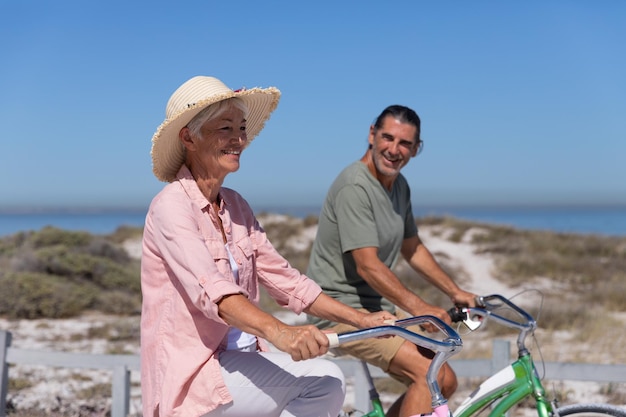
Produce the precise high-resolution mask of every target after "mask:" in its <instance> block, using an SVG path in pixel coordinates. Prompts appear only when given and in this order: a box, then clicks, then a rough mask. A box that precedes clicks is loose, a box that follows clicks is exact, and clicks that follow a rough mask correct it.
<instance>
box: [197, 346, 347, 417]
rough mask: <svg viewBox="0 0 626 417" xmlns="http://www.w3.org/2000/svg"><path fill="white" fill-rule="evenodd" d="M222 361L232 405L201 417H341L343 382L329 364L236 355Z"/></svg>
mask: <svg viewBox="0 0 626 417" xmlns="http://www.w3.org/2000/svg"><path fill="white" fill-rule="evenodd" d="M219 361H220V364H221V366H222V375H223V377H224V381H225V383H226V386H227V387H228V390H229V392H230V394H231V395H232V397H233V402H231V403H229V404H226V405H222V406H220V407H218V408H217V409H215V410H213V411H211V412H210V413H208V414H205V415H204V416H203V417H216V416H224V417H226V416H228V417H245V416H251V417H278V416H280V417H288V416H293V417H337V416H338V415H339V411H340V410H341V407H342V406H343V401H344V397H345V383H344V376H343V373H342V372H341V370H340V369H339V367H338V366H337V365H335V364H334V363H332V362H331V361H328V360H325V359H319V358H316V359H309V360H306V361H299V362H294V361H293V360H291V357H290V356H289V355H287V354H285V353H279V352H253V353H248V352H239V351H233V350H229V351H225V352H222V353H221V354H220V357H219Z"/></svg>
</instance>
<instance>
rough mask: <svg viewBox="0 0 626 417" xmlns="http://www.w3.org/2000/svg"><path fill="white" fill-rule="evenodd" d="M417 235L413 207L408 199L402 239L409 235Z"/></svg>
mask: <svg viewBox="0 0 626 417" xmlns="http://www.w3.org/2000/svg"><path fill="white" fill-rule="evenodd" d="M413 236H417V223H416V222H415V217H413V207H412V206H411V203H410V200H409V204H408V207H407V210H406V215H405V218H404V236H403V238H404V239H408V238H410V237H413Z"/></svg>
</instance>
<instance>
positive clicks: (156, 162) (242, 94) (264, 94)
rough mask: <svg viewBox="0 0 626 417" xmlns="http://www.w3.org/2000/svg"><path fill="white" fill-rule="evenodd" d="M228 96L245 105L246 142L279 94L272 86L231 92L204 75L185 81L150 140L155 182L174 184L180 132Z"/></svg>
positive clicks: (179, 162)
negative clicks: (199, 115)
mask: <svg viewBox="0 0 626 417" xmlns="http://www.w3.org/2000/svg"><path fill="white" fill-rule="evenodd" d="M232 97H239V98H241V99H242V100H243V101H244V102H245V103H246V105H247V106H248V110H249V112H248V117H247V118H246V131H247V133H248V143H250V142H251V141H252V139H254V137H255V136H256V135H258V134H259V132H260V131H261V129H263V125H264V124H265V122H266V121H267V120H268V119H269V117H270V114H271V113H272V111H274V109H275V108H276V106H277V105H278V100H279V99H280V91H279V90H278V89H277V88H274V87H269V88H258V87H256V88H251V89H245V88H242V89H240V90H234V91H233V90H231V89H230V88H228V87H227V86H226V85H225V84H224V83H222V82H221V81H220V80H218V79H217V78H214V77H205V76H197V77H193V78H191V79H190V80H188V81H186V82H185V83H184V84H183V85H181V86H180V87H178V89H177V90H176V91H174V94H172V96H171V97H170V99H169V101H168V102H167V108H166V109H165V121H164V122H163V123H161V126H159V128H158V129H157V131H156V133H155V134H154V136H153V137H152V151H151V155H152V171H153V172H154V175H156V177H157V178H158V179H159V180H161V181H167V182H172V181H174V180H175V179H176V174H177V173H178V170H179V169H180V167H181V166H182V164H183V162H184V160H185V152H184V147H183V145H182V143H181V142H180V140H179V138H178V133H179V132H180V129H182V128H183V127H185V126H187V124H188V123H189V122H190V121H191V119H193V118H194V116H196V115H197V114H198V113H200V112H201V111H202V110H203V109H205V108H206V107H208V106H209V105H211V104H214V103H217V102H218V101H222V100H226V99H229V98H232Z"/></svg>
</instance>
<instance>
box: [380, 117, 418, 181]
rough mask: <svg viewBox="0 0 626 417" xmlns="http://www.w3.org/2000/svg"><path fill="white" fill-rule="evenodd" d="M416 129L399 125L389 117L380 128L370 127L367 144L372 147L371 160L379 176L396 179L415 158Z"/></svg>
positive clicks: (410, 125)
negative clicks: (403, 168) (410, 160)
mask: <svg viewBox="0 0 626 417" xmlns="http://www.w3.org/2000/svg"><path fill="white" fill-rule="evenodd" d="M416 134H417V129H416V127H415V126H413V125H412V124H408V123H401V122H399V121H398V120H396V119H395V118H394V117H393V116H391V115H389V116H387V117H385V119H384V120H383V124H382V127H381V128H380V129H378V130H375V129H374V127H373V126H372V127H370V135H369V143H370V145H372V158H373V160H374V166H375V167H376V171H378V174H379V175H382V176H383V177H393V178H395V177H397V176H398V174H399V173H400V170H401V169H402V167H404V166H405V165H406V164H407V163H408V162H409V159H411V157H413V156H415V155H416V153H417V149H418V142H417V139H416V138H415V137H416Z"/></svg>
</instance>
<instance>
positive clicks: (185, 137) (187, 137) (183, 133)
mask: <svg viewBox="0 0 626 417" xmlns="http://www.w3.org/2000/svg"><path fill="white" fill-rule="evenodd" d="M178 139H180V142H181V143H182V144H183V146H184V147H185V148H186V149H191V148H192V147H193V146H194V141H193V138H192V137H191V132H190V131H189V128H188V127H183V128H182V129H180V132H178Z"/></svg>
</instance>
